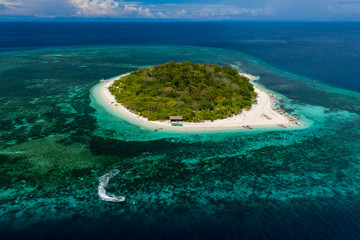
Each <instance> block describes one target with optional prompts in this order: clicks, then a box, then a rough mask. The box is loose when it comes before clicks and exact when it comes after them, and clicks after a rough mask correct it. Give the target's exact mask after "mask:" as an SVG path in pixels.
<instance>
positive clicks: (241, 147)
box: [0, 46, 360, 239]
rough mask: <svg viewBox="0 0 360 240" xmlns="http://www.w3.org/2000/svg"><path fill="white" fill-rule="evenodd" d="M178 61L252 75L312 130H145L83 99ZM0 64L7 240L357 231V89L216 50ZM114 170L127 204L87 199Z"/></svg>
mask: <svg viewBox="0 0 360 240" xmlns="http://www.w3.org/2000/svg"><path fill="white" fill-rule="evenodd" d="M183 60H190V61H195V62H212V63H217V64H222V65H223V64H227V65H231V66H233V67H236V68H237V69H238V70H239V71H243V72H248V73H250V74H253V75H259V76H260V83H261V84H263V85H264V86H266V87H267V88H269V89H271V90H274V91H276V92H277V93H279V94H282V95H283V96H285V97H286V98H285V102H286V108H287V109H288V111H292V112H294V113H296V114H299V115H300V116H304V117H306V118H308V119H309V120H311V121H312V122H313V125H312V126H311V127H310V128H307V129H302V130H297V131H282V130H281V129H279V130H278V131H266V130H254V131H251V132H247V133H244V132H236V131H233V132H224V133H208V134H176V133H163V132H154V131H145V130H143V129H140V128H138V127H136V126H133V125H131V124H129V123H127V122H124V121H121V120H119V119H116V118H115V117H113V116H111V115H109V114H107V113H106V112H105V111H104V110H103V109H101V108H100V107H98V106H96V105H95V104H94V103H93V102H92V101H91V99H90V97H89V91H90V89H91V87H92V86H94V85H95V84H96V83H97V82H98V81H99V79H101V78H110V77H113V76H116V75H119V74H123V73H126V72H130V71H133V70H136V69H138V68H145V67H149V66H151V65H154V64H159V63H163V62H166V61H183ZM0 66H1V70H0V79H1V84H2V87H1V88H0V103H1V104H0V125H1V129H0V161H1V167H0V183H1V184H0V188H1V191H0V206H1V207H0V216H1V217H0V221H1V222H2V226H3V227H1V230H0V231H1V232H2V233H3V234H4V236H7V237H9V238H10V237H11V238H20V237H21V236H22V235H23V234H31V235H29V236H34V238H37V239H41V238H48V237H49V236H52V235H53V234H54V232H57V233H58V234H59V236H60V237H69V236H71V237H73V238H75V237H79V238H86V237H90V236H104V235H107V236H109V237H115V236H118V235H119V234H125V235H127V236H133V237H134V238H140V237H148V238H157V237H167V238H170V237H171V238H173V237H174V236H173V234H174V233H176V234H177V238H179V239H183V238H184V237H188V236H192V237H194V238H203V237H207V238H209V239H212V238H213V239H215V238H218V237H224V236H225V237H229V238H236V237H237V236H242V237H244V238H246V237H247V238H250V236H251V237H253V238H255V239H256V238H257V239H261V238H266V239H279V238H287V239H289V238H294V239H303V238H304V237H305V238H306V237H308V238H310V237H311V238H317V239H321V238H323V239H329V238H332V239H339V237H341V238H344V239H355V237H356V236H359V232H360V230H359V229H360V228H358V226H359V225H360V222H359V220H358V219H359V218H358V216H359V215H360V213H359V211H358V209H359V201H358V200H357V199H358V197H359V189H360V177H359V167H360V158H359V156H360V154H359V153H360V140H359V139H360V121H359V120H360V118H359V115H358V114H359V113H360V109H359V106H360V97H359V95H360V94H358V93H354V92H350V91H345V90H338V89H334V88H330V87H327V86H325V85H321V84H316V83H313V82H312V81H311V80H309V79H306V78H302V77H300V76H296V75H293V74H289V73H286V72H283V71H281V70H278V69H275V68H273V67H271V66H268V65H266V64H265V63H262V62H261V61H259V60H257V59H254V58H251V57H249V56H247V55H245V54H242V53H240V52H237V51H232V50H225V49H218V48H204V47H201V48H200V47H191V46H162V47H159V46H136V47H135V46H124V47H106V48H101V47H92V48H90V47H88V48H67V49H66V48H64V49H45V50H34V51H22V52H8V53H3V54H2V56H1V58H0ZM83 66H87V67H86V68H84V67H83ZM111 169H118V170H119V171H120V173H119V174H118V175H117V176H116V177H114V178H112V179H111V181H110V183H109V185H108V186H107V191H108V192H111V193H113V194H115V195H116V196H124V197H126V201H125V202H123V203H108V202H103V201H101V200H100V199H99V197H98V195H97V187H98V184H99V180H98V179H99V177H101V176H102V175H104V174H106V173H108V172H109V171H110V170H111ZM306 229H309V230H306ZM331 229H333V230H331ZM94 234H95V235H94ZM346 237H347V238H346ZM174 238H175V237H174Z"/></svg>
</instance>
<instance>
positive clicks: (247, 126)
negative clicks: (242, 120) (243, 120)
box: [242, 125, 253, 129]
mask: <svg viewBox="0 0 360 240" xmlns="http://www.w3.org/2000/svg"><path fill="white" fill-rule="evenodd" d="M242 127H243V128H247V129H253V128H252V127H250V126H249V125H246V126H242Z"/></svg>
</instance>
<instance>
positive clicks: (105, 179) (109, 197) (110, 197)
mask: <svg viewBox="0 0 360 240" xmlns="http://www.w3.org/2000/svg"><path fill="white" fill-rule="evenodd" d="M119 172H120V171H119V170H118V169H112V170H110V172H109V173H107V174H105V175H103V176H101V177H100V178H99V186H98V194H99V197H100V198H101V200H103V201H107V202H124V201H125V197H122V196H119V197H117V196H115V195H114V194H108V193H107V192H106V190H105V187H106V186H107V185H108V183H109V181H110V179H111V178H113V177H115V176H116V175H118V174H119Z"/></svg>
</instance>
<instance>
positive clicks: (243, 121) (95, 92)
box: [91, 73, 306, 132]
mask: <svg viewBox="0 0 360 240" xmlns="http://www.w3.org/2000/svg"><path fill="white" fill-rule="evenodd" d="M128 74H129V73H127V74H123V75H120V76H116V77H113V78H110V79H108V80H102V81H101V82H100V83H99V84H97V85H96V86H94V87H93V88H92V90H91V95H92V98H93V99H94V100H95V101H96V103H97V104H98V105H100V106H102V107H103V108H104V109H105V110H106V111H107V112H108V113H110V114H112V115H114V116H116V117H118V118H120V119H122V120H124V121H127V122H129V123H131V124H134V125H137V126H139V127H141V128H143V129H146V130H162V131H176V132H204V131H205V132H207V131H218V132H221V131H226V130H252V129H277V130H280V129H283V130H286V129H288V130H290V129H299V128H304V127H306V124H305V123H304V122H300V121H299V120H298V121H294V120H293V119H291V118H290V117H289V116H285V115H284V114H283V113H282V112H279V111H275V110H274V108H275V107H276V106H275V100H274V97H272V95H270V94H268V93H267V92H265V91H264V90H263V89H260V88H259V87H258V86H257V84H254V82H253V80H256V77H254V76H252V75H250V74H245V73H239V74H240V75H242V76H245V77H246V78H248V79H249V80H250V82H251V83H252V84H253V86H254V89H255V92H256V93H257V94H258V96H257V97H256V103H255V104H253V105H252V107H251V109H250V110H243V112H242V113H240V114H237V115H234V116H232V117H230V118H226V119H218V120H214V121H210V120H207V121H203V122H199V123H194V122H186V121H185V122H182V126H172V125H171V123H170V120H167V121H149V120H148V119H147V118H144V117H141V116H139V115H137V114H135V113H133V112H131V111H129V110H128V109H126V108H125V107H124V106H123V105H122V104H120V103H117V101H116V99H115V97H114V96H113V95H112V94H111V93H110V91H109V89H108V88H109V87H110V86H111V85H112V84H113V82H114V81H115V80H117V79H119V78H121V77H123V76H126V75H128Z"/></svg>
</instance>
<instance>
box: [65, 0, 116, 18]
mask: <svg viewBox="0 0 360 240" xmlns="http://www.w3.org/2000/svg"><path fill="white" fill-rule="evenodd" d="M70 3H72V4H73V5H74V6H75V7H76V8H77V13H76V15H78V16H87V17H92V16H109V15H110V16H111V15H114V14H115V11H114V10H115V9H116V8H117V7H119V3H118V2H116V1H114V0H70Z"/></svg>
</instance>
